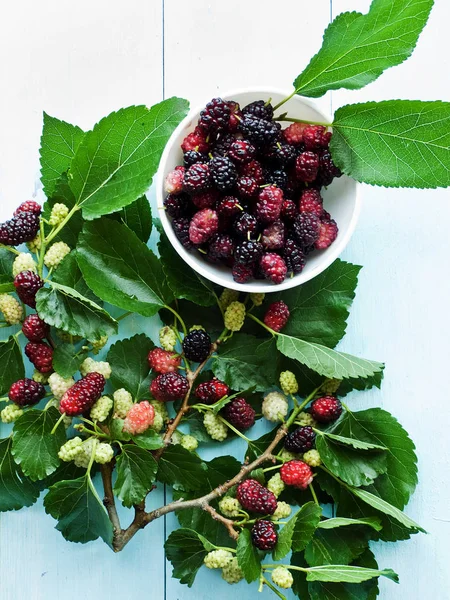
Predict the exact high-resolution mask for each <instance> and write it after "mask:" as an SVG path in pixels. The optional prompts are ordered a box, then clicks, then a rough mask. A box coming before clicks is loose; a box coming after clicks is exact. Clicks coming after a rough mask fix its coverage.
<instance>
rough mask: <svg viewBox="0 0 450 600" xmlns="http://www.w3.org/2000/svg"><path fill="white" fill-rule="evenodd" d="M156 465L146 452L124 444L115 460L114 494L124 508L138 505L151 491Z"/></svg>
mask: <svg viewBox="0 0 450 600" xmlns="http://www.w3.org/2000/svg"><path fill="white" fill-rule="evenodd" d="M157 470H158V463H157V462H156V460H155V459H154V458H153V456H152V455H151V454H150V452H149V451H148V450H144V449H143V448H140V447H139V446H134V445H131V444H125V445H124V446H122V452H121V453H120V456H119V457H118V459H117V479H116V482H115V484H114V493H115V494H116V496H117V497H118V498H120V500H121V501H122V504H123V505H124V506H128V507H131V506H133V504H139V502H141V501H142V500H144V498H145V497H146V495H147V494H148V492H149V491H150V490H151V489H152V485H153V483H154V481H155V476H156V471H157Z"/></svg>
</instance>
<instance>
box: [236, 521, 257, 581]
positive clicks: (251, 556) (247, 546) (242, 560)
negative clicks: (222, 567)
mask: <svg viewBox="0 0 450 600" xmlns="http://www.w3.org/2000/svg"><path fill="white" fill-rule="evenodd" d="M236 556H237V559H238V564H239V566H240V567H241V569H242V572H243V573H244V577H245V580H246V581H247V583H251V582H252V581H256V580H257V579H258V578H259V576H260V575H261V559H260V557H259V554H258V550H257V549H256V548H255V546H254V545H253V544H252V539H251V534H250V530H249V529H243V530H242V531H241V533H240V534H239V538H238V543H237V547H236Z"/></svg>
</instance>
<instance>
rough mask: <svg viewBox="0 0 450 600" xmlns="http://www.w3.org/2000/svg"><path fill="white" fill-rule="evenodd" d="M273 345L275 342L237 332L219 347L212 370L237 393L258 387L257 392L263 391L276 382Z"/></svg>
mask: <svg viewBox="0 0 450 600" xmlns="http://www.w3.org/2000/svg"><path fill="white" fill-rule="evenodd" d="M273 346H274V344H273V341H272V340H269V342H267V341H264V342H261V340H259V339H258V338H256V337H254V336H253V335H247V334H245V333H237V334H235V335H234V336H233V337H232V338H231V340H229V341H228V342H226V343H225V344H223V345H222V344H221V345H220V346H219V349H218V353H217V355H214V357H213V360H212V365H211V369H212V371H213V373H214V375H215V376H216V377H218V378H219V379H221V380H222V381H225V383H227V384H228V385H229V386H230V387H231V388H232V389H234V390H246V389H248V388H249V386H255V390H256V391H257V392H263V391H265V390H266V389H267V388H270V387H271V386H272V385H273V382H274V380H275V375H276V361H275V360H274V356H273V352H274V350H275V348H274V347H273Z"/></svg>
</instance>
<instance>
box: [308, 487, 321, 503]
mask: <svg viewBox="0 0 450 600" xmlns="http://www.w3.org/2000/svg"><path fill="white" fill-rule="evenodd" d="M308 487H309V491H310V492H311V496H312V497H313V500H314V502H315V504H317V506H320V504H319V500H318V498H317V494H316V490H315V489H314V486H313V484H312V483H310V484H309V486H308Z"/></svg>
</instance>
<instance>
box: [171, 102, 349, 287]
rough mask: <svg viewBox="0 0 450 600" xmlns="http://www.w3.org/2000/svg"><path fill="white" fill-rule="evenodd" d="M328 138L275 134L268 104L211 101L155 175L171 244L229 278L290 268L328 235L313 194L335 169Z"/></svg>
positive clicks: (319, 129)
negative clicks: (161, 180) (175, 162)
mask: <svg viewBox="0 0 450 600" xmlns="http://www.w3.org/2000/svg"><path fill="white" fill-rule="evenodd" d="M331 135H332V134H331V133H330V132H328V131H327V130H326V128H325V127H323V126H320V125H306V124H300V123H292V124H291V125H289V127H287V128H286V129H284V130H282V129H281V126H280V124H279V123H278V122H277V121H276V120H274V110H273V107H272V105H271V104H270V101H268V102H265V101H264V100H258V101H256V102H252V103H251V104H248V105H247V106H244V107H243V108H242V109H241V108H240V106H239V104H238V103H236V102H234V101H225V100H222V98H214V99H213V100H211V102H209V103H208V104H207V105H206V107H205V108H204V110H203V111H202V112H201V114H200V118H199V121H198V124H197V126H196V127H195V129H194V131H193V132H191V133H189V134H188V135H187V136H186V137H185V139H184V140H183V142H182V144H181V149H182V151H183V164H182V165H179V166H177V167H176V168H175V169H174V170H173V171H171V172H170V173H168V174H167V176H166V180H165V191H166V192H167V197H166V198H165V200H164V207H165V209H166V211H167V214H168V215H169V217H170V218H171V219H172V225H173V229H174V232H175V234H176V236H177V237H178V239H179V240H180V242H181V244H182V245H183V246H184V247H185V248H187V249H190V250H193V251H198V252H199V253H200V254H201V256H203V257H204V258H205V259H206V260H207V261H209V262H212V263H219V264H223V265H225V266H227V267H229V268H231V269H232V274H233V278H234V279H235V281H237V282H239V283H245V282H247V281H250V280H252V279H267V280H269V281H271V282H272V283H274V284H279V283H281V282H282V281H283V280H284V279H285V277H286V276H287V275H288V274H289V273H293V274H296V273H300V272H301V270H302V269H303V267H304V265H305V257H306V255H308V254H309V253H311V252H312V251H313V250H323V249H325V248H328V246H330V245H331V244H332V243H333V241H334V240H335V239H336V237H337V233H338V228H337V225H336V222H335V221H334V220H333V219H332V218H331V216H330V215H329V213H328V212H327V211H326V210H325V209H324V207H323V199H322V196H321V189H322V187H324V186H328V185H330V184H331V182H332V181H333V179H334V178H335V177H340V175H341V172H340V171H339V169H338V168H337V167H336V166H335V165H334V164H333V161H332V158H331V155H330V152H329V149H328V148H329V143H330V139H331Z"/></svg>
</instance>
